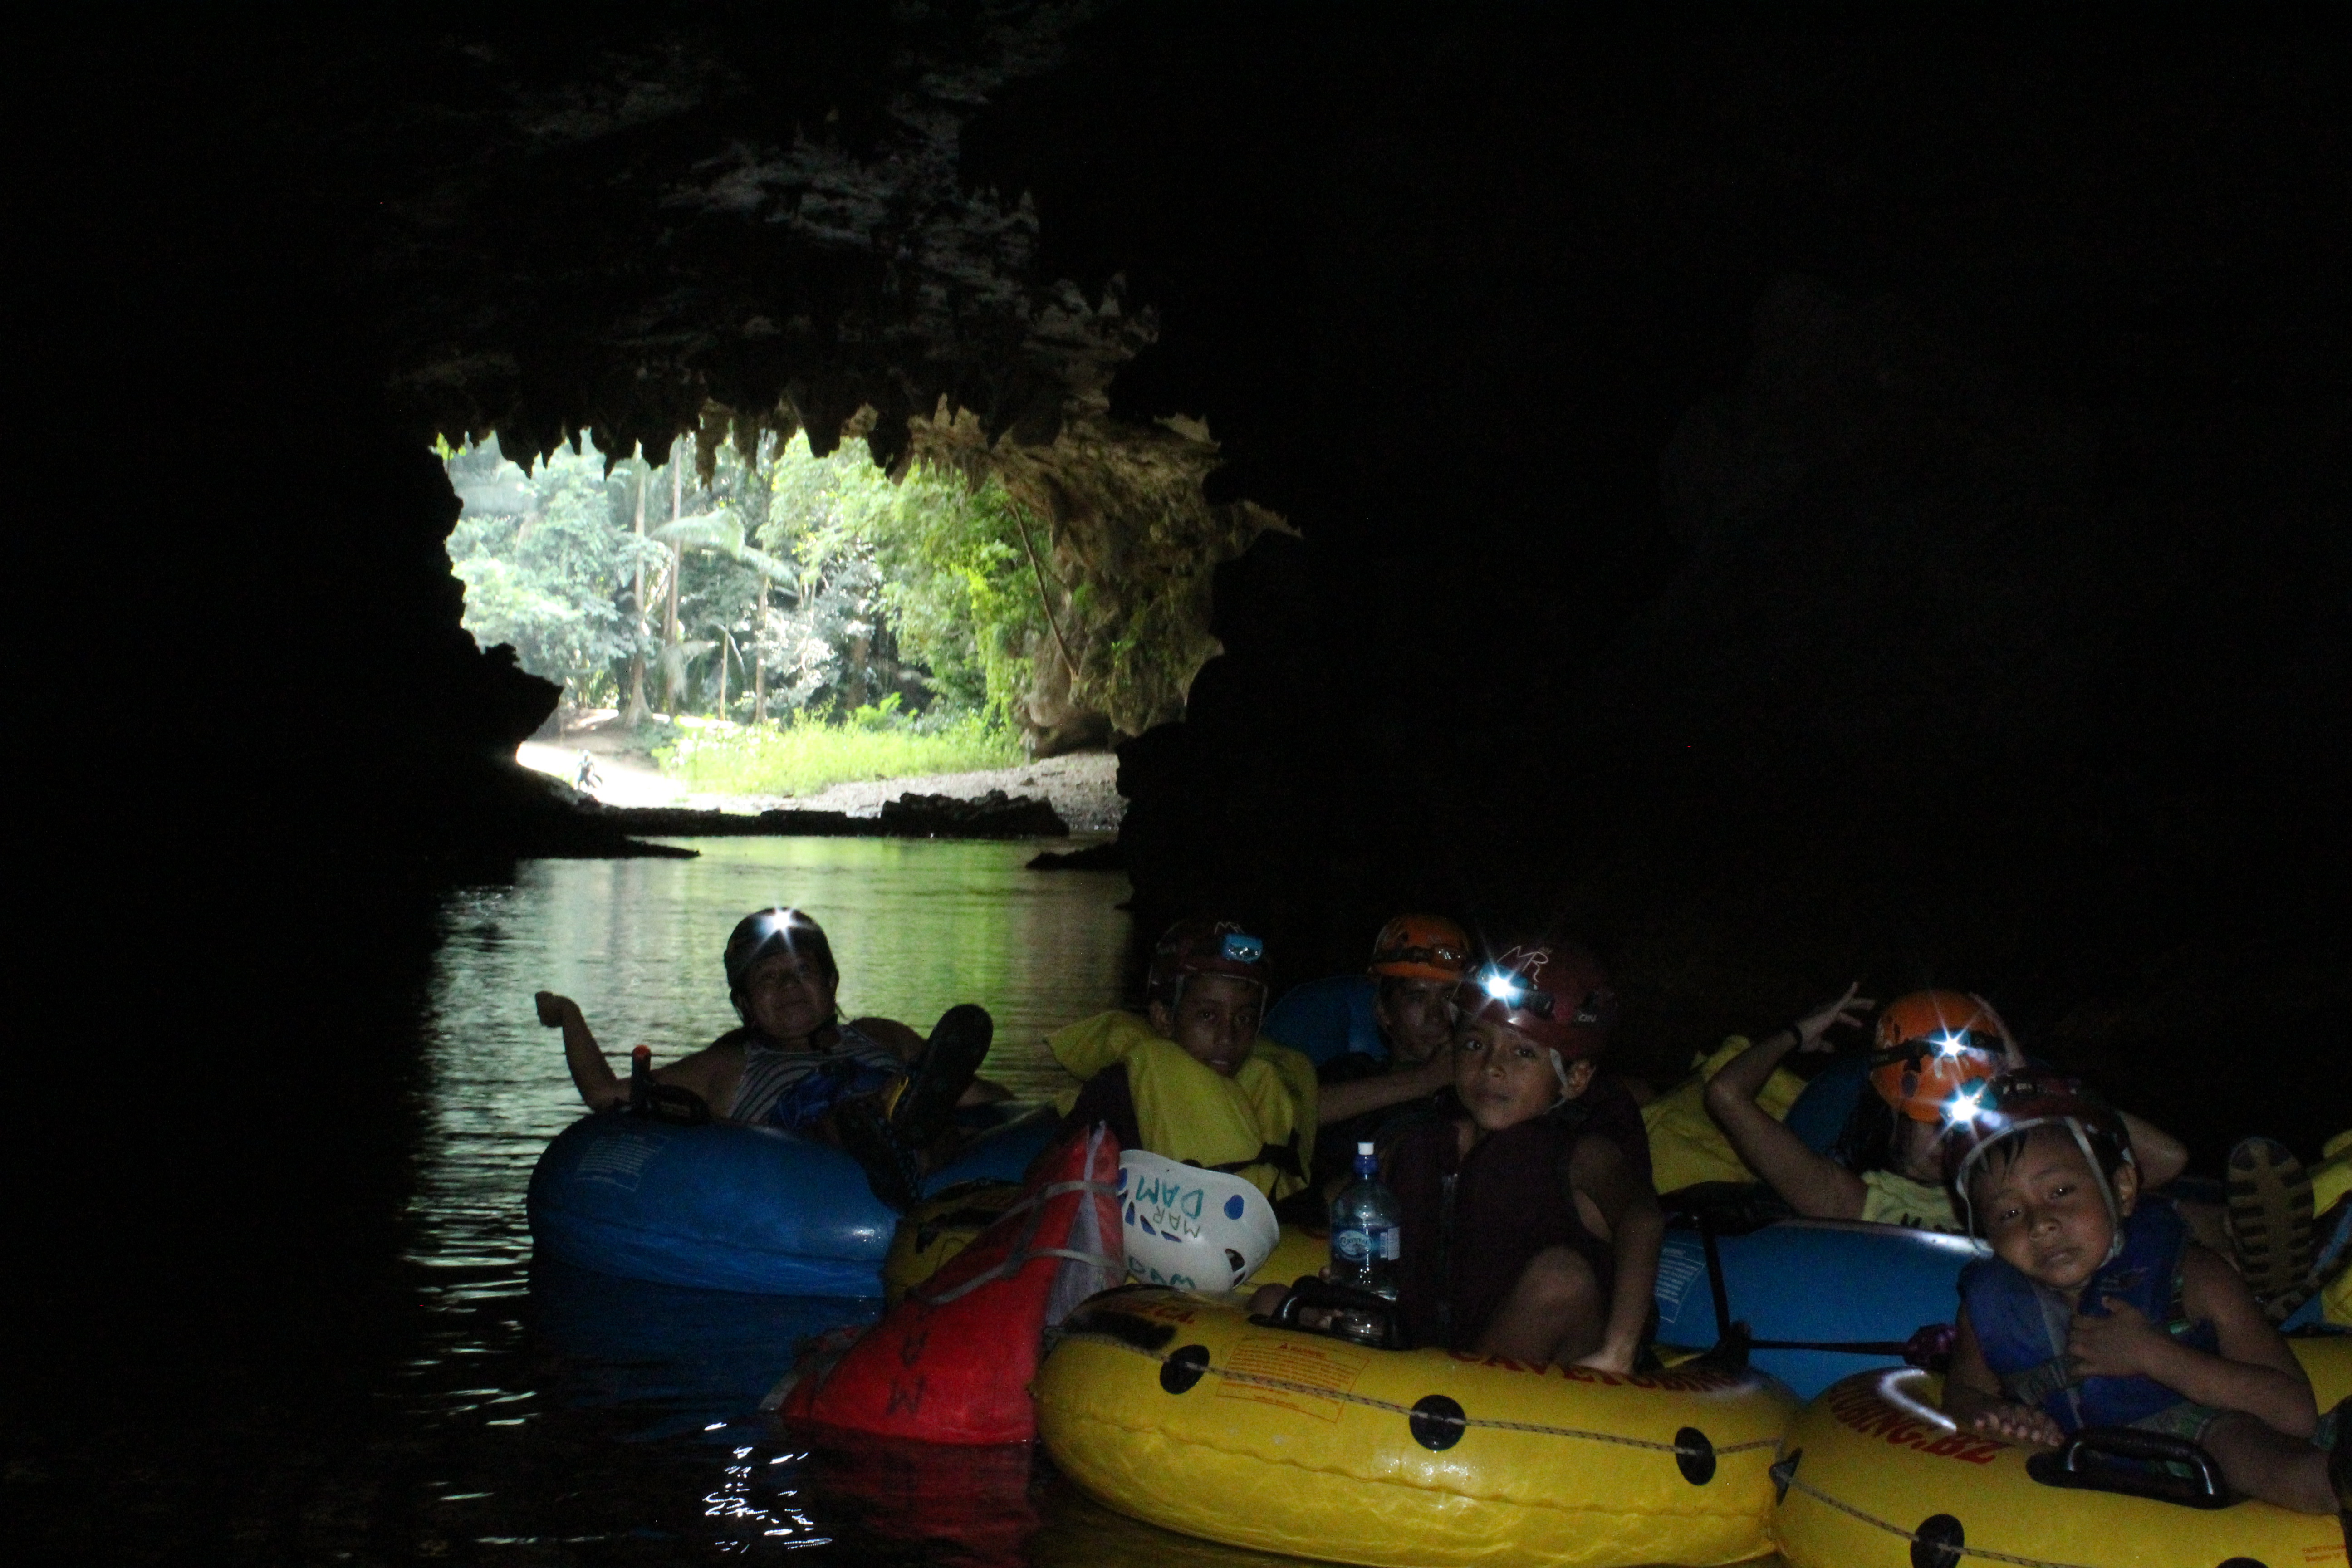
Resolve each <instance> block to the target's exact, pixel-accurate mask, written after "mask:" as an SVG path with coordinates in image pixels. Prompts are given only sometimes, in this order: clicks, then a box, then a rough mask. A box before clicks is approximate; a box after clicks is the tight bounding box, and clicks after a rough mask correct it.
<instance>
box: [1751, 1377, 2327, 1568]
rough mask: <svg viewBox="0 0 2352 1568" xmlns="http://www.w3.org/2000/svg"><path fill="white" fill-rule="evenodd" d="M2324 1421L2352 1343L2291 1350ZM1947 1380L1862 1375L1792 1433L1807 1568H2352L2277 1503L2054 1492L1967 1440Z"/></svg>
mask: <svg viewBox="0 0 2352 1568" xmlns="http://www.w3.org/2000/svg"><path fill="white" fill-rule="evenodd" d="M2289 1343H2290V1344H2292V1345H2294V1348H2295V1352H2296V1354H2297V1355H2298V1356H2299V1357H2300V1358H2301V1359H2302V1361H2303V1363H2304V1366H2305V1371H2307V1372H2309V1373H2311V1374H2312V1384H2313V1388H2314V1390H2315V1392H2316V1393H2317V1394H2318V1396H2319V1406H2320V1408H2321V1409H2322V1410H2323V1411H2324V1410H2326V1409H2327V1408H2328V1407H2329V1406H2330V1405H2333V1404H2334V1403H2335V1401H2336V1400H2337V1399H2341V1398H2342V1397H2344V1395H2345V1394H2346V1393H2347V1390H2352V1336H2332V1337H2329V1338H2325V1339H2319V1338H2314V1339H2291V1340H2289ZM1942 1394H1943V1380H1942V1379H1940V1378H1938V1377H1937V1376H1935V1375H1933V1374H1932V1373H1925V1372H1917V1371H1914V1370H1912V1369H1911V1368H1908V1367H1893V1368H1889V1369H1887V1370H1885V1371H1883V1372H1867V1373H1856V1374H1855V1375H1854V1376H1853V1377H1849V1378H1847V1379H1845V1380H1844V1381H1843V1382H1841V1383H1838V1384H1834V1385H1833V1386H1832V1387H1831V1388H1829V1389H1827V1390H1825V1391H1824V1392H1823V1393H1822V1394H1821V1396H1820V1397H1819V1398H1817V1399H1815V1400H1814V1401H1813V1402H1812V1403H1811V1404H1810V1405H1806V1406H1805V1408H1804V1409H1803V1411H1802V1412H1801V1413H1800V1414H1799V1415H1798V1416H1797V1418H1796V1421H1795V1423H1794V1425H1792V1426H1790V1429H1789V1437H1788V1442H1787V1445H1786V1448H1785V1451H1784V1453H1783V1456H1782V1458H1781V1461H1780V1466H1779V1467H1778V1468H1777V1469H1776V1471H1775V1479H1776V1480H1779V1481H1780V1482H1781V1483H1782V1484H1783V1485H1785V1486H1786V1488H1787V1492H1786V1495H1785V1496H1784V1497H1783V1498H1782V1500H1781V1501H1780V1507H1779V1508H1778V1509H1777V1510H1775V1511H1774V1516H1773V1533H1774V1534H1775V1535H1776V1536H1777V1537H1778V1538H1779V1540H1780V1551H1781V1553H1782V1555H1783V1556H1785V1557H1786V1558H1787V1559H1788V1561H1789V1563H1790V1564H1791V1565H1792V1568H1913V1565H1914V1564H1916V1563H1928V1562H1932V1563H1942V1564H1947V1565H1953V1568H1957V1565H1960V1564H1970V1563H2009V1564H2014V1565H2016V1568H2159V1565H2160V1568H2217V1565H2220V1564H2224V1563H2234V1562H2245V1561H2252V1562H2253V1563H2263V1564H2267V1565H2268V1568H2286V1565H2287V1564H2289V1563H2294V1564H2297V1565H2299V1568H2301V1565H2325V1564H2328V1563H2343V1562H2344V1560H2345V1554H2344V1537H2343V1534H2342V1531H2340V1530H2339V1529H2338V1527H2337V1525H2336V1520H2335V1519H2334V1518H2333V1517H2332V1516H2330V1515H2326V1514H2305V1513H2290V1512H2288V1511H2287V1510H2284V1509H2280V1508H2273V1507H2272V1506H2271V1505H2270V1504H2268V1503H2261V1502H2238V1503H2233V1504H2231V1506H2229V1507H2227V1508H2222V1509H2200V1508H2189V1507H2184V1506H2182V1505H2181V1504H2179V1503H2171V1502H2159V1501H2156V1500H2150V1499H2147V1498H2137V1497H2126V1496H2123V1495H2121V1494H2118V1493H2115V1492H2106V1491H2094V1490H2076V1489H2064V1488H2059V1487H2053V1486H2050V1485H2046V1484H2044V1483H2043V1482H2042V1481H2039V1480H2036V1479H2033V1477H2032V1475H2030V1474H2029V1473H2028V1472H2027V1469H2026V1462H2027V1460H2028V1459H2029V1458H2031V1457H2032V1450H2030V1449H2027V1448H2023V1447H2018V1446H2016V1445H2013V1444H2010V1443H2004V1442H2002V1441H2000V1439H1999V1438H1994V1437H1986V1436H1979V1435H1977V1434H1974V1433H1966V1432H1960V1431H1958V1430H1957V1429H1956V1428H1955V1427H1954V1426H1953V1425H1952V1423H1951V1421H1950V1420H1949V1419H1948V1418H1947V1417H1946V1416H1945V1415H1943V1413H1942V1410H1941V1407H1940V1400H1941V1397H1942Z"/></svg>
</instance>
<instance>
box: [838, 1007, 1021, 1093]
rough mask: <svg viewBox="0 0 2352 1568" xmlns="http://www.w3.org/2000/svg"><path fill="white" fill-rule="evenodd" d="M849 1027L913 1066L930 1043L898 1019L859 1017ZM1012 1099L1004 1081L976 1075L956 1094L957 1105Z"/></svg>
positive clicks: (1010, 1091)
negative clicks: (997, 1081) (990, 1080)
mask: <svg viewBox="0 0 2352 1568" xmlns="http://www.w3.org/2000/svg"><path fill="white" fill-rule="evenodd" d="M850 1027H851V1028H853V1029H856V1031H857V1032H858V1033H860V1034H862V1035H864V1036H865V1037H866V1038H867V1039H869V1040H872V1041H873V1042H874V1043H875V1044H876V1045H877V1046H880V1047H882V1048H883V1049H884V1050H886V1051H888V1052H889V1053H891V1054H892V1055H893V1056H895V1057H897V1058H898V1059H899V1060H900V1061H903V1062H906V1063H908V1064H910V1065H911V1064H912V1063H913V1062H914V1060H915V1058H918V1057H919V1056H921V1055H922V1054H923V1047H925V1046H928V1045H929V1044H930V1042H929V1040H926V1039H925V1038H923V1037H922V1036H920V1035H919V1034H917V1033H915V1031H914V1029H913V1028H912V1027H911V1026H908V1025H906V1024H902V1023H900V1022H898V1019H896V1018H859V1019H857V1020H856V1021H855V1022H853V1023H852V1024H851V1025H850ZM1012 1098H1013V1091H1012V1090H1011V1089H1007V1088H1005V1087H1004V1086H1003V1084H1001V1083H990V1082H989V1081H988V1080H987V1079H977V1078H976V1079H972V1080H971V1085H970V1086H969V1087H967V1088H966V1089H964V1091H963V1092H962V1093H961V1094H960V1095H958V1096H956V1103H957V1104H958V1105H991V1104H993V1103H994V1102H996V1101H997V1100H1011V1099H1012Z"/></svg>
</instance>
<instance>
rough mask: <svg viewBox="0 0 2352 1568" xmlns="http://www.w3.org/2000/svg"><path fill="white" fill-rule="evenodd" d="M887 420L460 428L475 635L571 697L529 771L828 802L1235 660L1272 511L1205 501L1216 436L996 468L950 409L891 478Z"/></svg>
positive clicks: (589, 786) (461, 521) (1004, 749)
mask: <svg viewBox="0 0 2352 1568" xmlns="http://www.w3.org/2000/svg"><path fill="white" fill-rule="evenodd" d="M869 422H870V421H869V420H868V419H867V418H866V417H865V416H861V419H860V420H857V421H852V422H851V423H850V425H849V426H846V427H845V434H844V438H843V439H841V440H840V441H839V442H838V443H836V444H835V446H834V447H833V448H832V449H831V450H830V451H828V452H825V453H824V454H822V455H820V454H818V453H816V452H814V450H812V446H811V443H810V440H809V438H808V435H807V433H806V432H805V431H803V430H800V429H797V428H793V427H787V428H783V429H776V428H756V427H751V426H747V425H746V424H745V423H744V422H742V421H740V420H734V419H732V418H731V416H730V418H728V419H726V420H712V419H706V420H705V422H704V424H703V426H702V427H701V428H700V429H698V430H696V431H693V432H689V433H688V434H684V435H681V436H678V437H677V438H676V439H674V440H673V441H671V442H670V443H668V444H667V446H666V447H665V448H664V449H663V450H661V451H659V452H655V451H653V450H650V449H649V447H647V446H646V444H644V443H636V442H633V443H631V445H630V447H629V449H628V450H626V451H605V450H602V449H600V448H599V447H598V445H597V443H596V442H595V440H594V439H593V437H592V436H590V435H589V434H588V433H586V432H580V433H578V434H576V435H575V436H574V437H573V438H572V440H571V441H569V442H565V443H559V444H557V445H556V446H554V447H553V448H552V449H551V450H548V451H544V452H529V451H520V452H512V453H510V452H509V451H507V450H505V449H504V448H503V447H501V445H500V443H499V438H498V437H497V436H496V435H495V434H491V435H488V436H485V437H482V438H481V439H479V440H472V439H467V440H463V441H455V442H453V441H451V440H449V439H447V438H443V439H441V440H439V441H438V442H436V455H437V456H438V457H439V458H440V460H441V462H442V465H443V468H444V471H445V472H446V476H447V478H448V481H449V485H450V488H451V489H452V490H453V491H454V492H455V494H456V496H457V500H458V501H459V503H460V510H459V513H458V517H457V521H456V524H455V526H454V527H453V528H452V530H451V531H450V534H449V536H448V540H447V552H448V556H449V561H450V570H451V572H452V574H453V575H455V576H456V577H457V579H458V580H459V582H460V583H461V584H463V587H464V595H465V603H464V612H463V625H464V626H465V627H466V629H467V632H468V633H470V634H471V635H472V636H473V637H474V639H475V641H476V643H477V644H478V645H479V646H480V647H482V648H484V649H485V650H488V649H493V648H497V647H500V646H504V647H509V648H511V649H512V650H513V658H514V659H515V661H516V662H517V663H518V664H519V665H520V667H521V668H523V669H525V670H527V671H529V672H530V674H532V675H535V676H538V677H540V678H541V679H544V680H546V681H548V682H549V683H550V684H551V685H552V686H554V687H556V688H557V689H558V696H557V699H556V700H555V703H554V706H553V709H552V710H551V712H550V714H549V715H548V718H547V720H546V721H545V722H544V724H543V725H542V726H541V730H540V731H539V732H538V734H536V735H535V736H533V737H532V739H531V740H530V741H529V742H525V743H524V747H523V749H522V751H521V752H520V753H519V754H520V757H521V760H523V761H524V762H525V763H527V764H529V765H531V766H533V767H536V768H538V769H540V770H541V771H542V772H545V773H552V774H555V775H556V776H558V777H562V778H563V779H564V780H565V782H567V783H570V784H573V785H574V786H575V787H579V788H582V789H583V790H593V792H594V793H596V794H597V795H599V796H600V797H601V798H604V799H606V800H608V801H613V802H614V803H615V804H646V805H655V804H669V803H672V802H674V801H676V800H677V799H679V798H682V797H684V796H686V795H719V796H741V797H770V798H772V797H805V796H808V795H815V794H818V793H821V792H822V791H824V789H825V788H827V787H828V786H830V785H832V784H838V783H842V782H845V781H848V780H855V779H876V778H884V777H899V776H909V775H935V774H940V773H965V772H975V771H982V770H992V769H1006V768H1013V767H1015V766H1019V765H1022V764H1024V763H1027V762H1030V761H1031V760H1033V759H1043V758H1047V757H1053V756H1057V755H1060V754H1063V753H1066V752H1087V751H1094V752H1102V751H1105V750H1106V749H1107V748H1108V745H1109V744H1111V743H1112V742H1115V741H1116V740H1118V739H1120V738H1123V737H1124V736H1127V735H1132V734H1136V733H1139V732H1140V731H1142V730H1143V729H1145V728H1149V727H1150V725H1152V724H1155V723H1159V722H1162V721H1166V720H1169V719H1172V718H1175V717H1178V716H1180V715H1181V711H1182V706H1183V700H1184V693H1185V689H1186V688H1187V687H1189V685H1190V683H1191V680H1192V676H1193V675H1194V674H1195V673H1196V672H1197V671H1198V670H1199V668H1200V667H1201V665H1202V663H1203V662H1205V661H1206V659H1207V658H1209V657H1210V656H1211V655H1212V654H1213V653H1214V652H1215V651H1216V644H1215V642H1214V639H1213V638H1212V637H1210V635H1209V631H1208V620H1209V608H1210V604H1209V574H1210V572H1211V570H1212V569H1213V566H1214V564H1215V563H1216V562H1217V561H1218V560H1221V559H1223V558H1225V557H1226V556H1229V555H1231V554H1234V553H1238V552H1239V550H1240V549H1242V548H1244V547H1245V546H1246V543H1247V541H1248V539H1249V538H1250V537H1252V536H1253V535H1254V534H1255V531H1256V530H1257V529H1258V528H1259V527H1261V526H1264V520H1263V519H1262V518H1261V517H1259V516H1258V515H1256V514H1255V509H1251V508H1246V507H1244V508H1238V509H1237V508H1212V507H1210V506H1209V505H1208V504H1207V503H1206V501H1205V500H1203V499H1202V495H1201V490H1200V484H1199V480H1200V478H1201V477H1202V474H1204V473H1205V471H1206V466H1207V465H1205V464H1203V463H1202V462H1201V461H1199V457H1200V454H1198V453H1189V452H1180V453H1179V455H1180V456H1182V457H1185V458H1187V459H1188V460H1187V461H1183V462H1171V461H1166V460H1163V461H1161V462H1160V464H1159V465H1158V466H1157V468H1155V467H1154V465H1153V464H1151V463H1150V462H1149V461H1146V462H1143V463H1140V464H1139V463H1138V462H1136V461H1135V460H1134V454H1133V453H1132V452H1128V453H1122V454H1118V455H1117V457H1116V458H1112V457H1107V456H1106V455H1105V454H1103V453H1101V452H1098V451H1090V450H1087V449H1086V448H1084V447H1080V448H1079V449H1077V450H1076V451H1075V452H1071V451H1062V450H1058V448H1061V447H1068V446H1070V445H1071V444H1070V443H1067V442H1062V443H1057V444H1056V447H1057V450H1049V451H1048V452H1046V453H1045V454H1043V455H1042V456H1041V455H1038V454H1034V453H1033V454H1028V455H1026V456H1024V458H1023V459H1021V460H1019V461H1015V462H1011V463H1005V462H996V461H990V460H986V459H987V458H989V457H991V456H992V454H991V453H990V451H989V448H988V447H987V446H986V445H985V444H984V443H978V442H974V441H971V440H970V439H966V440H964V441H963V442H961V444H959V443H958V442H956V441H955V439H954V437H956V436H958V435H959V434H961V435H963V436H965V437H969V436H970V434H971V432H970V431H969V430H960V429H959V423H958V422H957V421H955V420H945V421H943V422H942V423H941V425H940V436H939V437H935V439H934V440H933V442H932V443H931V444H930V447H929V449H928V450H926V449H924V448H923V447H917V448H916V449H915V450H913V451H910V452H908V454H907V455H906V456H904V457H903V458H901V460H900V461H899V463H898V466H897V468H895V470H892V471H886V470H885V469H883V468H880V467H879V466H877V463H876V461H875V458H874V455H873V453H872V451H871V449H870V448H869V447H868V446H867V444H866V440H865V438H864V428H865V426H866V424H867V423H869ZM961 424H962V425H963V426H969V425H970V424H971V421H970V418H969V416H964V418H963V419H962V421H961ZM1145 439H1146V443H1147V444H1148V445H1157V446H1160V447H1163V448H1164V447H1167V446H1168V445H1169V444H1170V443H1181V444H1183V445H1186V446H1191V447H1205V448H1206V451H1207V452H1208V453H1209V454H1213V451H1214V447H1213V444H1211V443H1208V442H1207V441H1206V439H1205V432H1202V433H1201V434H1200V435H1198V436H1194V435H1192V433H1190V432H1186V431H1170V432H1168V433H1166V434H1165V437H1162V434H1161V433H1160V432H1152V433H1150V435H1149V436H1148V437H1146V438H1145ZM614 445H617V442H616V443H614ZM976 453H977V454H979V455H980V460H975V454H976ZM1162 456H1163V458H1165V456H1166V454H1165V453H1164V452H1163V454H1162ZM1057 459H1058V460H1057ZM1137 474H1142V475H1143V476H1145V478H1144V479H1143V480H1142V482H1140V483H1139V482H1137V481H1136V479H1135V476H1136V475H1137ZM1106 475H1113V476H1116V479H1118V480H1123V481H1125V483H1124V486H1123V487H1122V485H1121V484H1120V483H1118V482H1107V481H1106V479H1105V476H1106ZM1171 494H1172V495H1173V496H1174V498H1175V504H1173V505H1171V502H1170V497H1171ZM1188 524H1189V526H1188ZM1108 762H1109V759H1108V757H1105V758H1104V763H1105V764H1106V765H1108Z"/></svg>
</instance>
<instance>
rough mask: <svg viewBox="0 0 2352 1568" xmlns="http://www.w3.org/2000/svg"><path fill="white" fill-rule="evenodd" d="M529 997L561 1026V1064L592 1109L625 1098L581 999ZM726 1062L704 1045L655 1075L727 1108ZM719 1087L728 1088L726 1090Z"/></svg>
mask: <svg viewBox="0 0 2352 1568" xmlns="http://www.w3.org/2000/svg"><path fill="white" fill-rule="evenodd" d="M531 1001H532V1003H533V1005H535V1006H536V1007H537V1008H538V1010H539V1021H540V1022H541V1024H544V1025H546V1026H548V1027H549V1028H551V1029H561V1030H562V1031H563V1064H564V1066H566V1067H568V1068H571V1069H572V1087H573V1088H574V1089H578V1090H579V1091H580V1098H581V1099H582V1100H586V1101H587V1102H588V1109H589V1110H607V1109H609V1108H610V1107H613V1106H615V1105H620V1104H622V1103H624V1102H625V1101H626V1100H628V1098H629V1086H628V1085H627V1084H625V1083H624V1082H622V1081H621V1079H620V1078H619V1077H618V1075H616V1074H615V1073H614V1071H613V1068H612V1064H611V1063H609V1062H607V1061H606V1060H605V1059H604V1051H603V1050H602V1049H601V1048H599V1047H598V1046H597V1044H596V1037H595V1036H594V1035H593V1034H592V1033H590V1032H589V1028H588V1020H587V1018H586V1017H585V1016H583V1015H582V1013H581V1011H580V1005H579V1004H578V1003H576V1002H574V1001H572V998H571V997H569V996H559V995H557V994H555V993H554V992H552V991H541V992H540V993H539V994H537V995H536V996H534V997H532V998H531ZM726 1068H727V1063H726V1060H724V1059H722V1053H721V1052H719V1051H718V1050H716V1049H712V1048H705V1049H703V1050H699V1051H696V1052H694V1053H693V1054H691V1055H689V1056H684V1057H680V1058H678V1059H677V1060H676V1061H674V1062H672V1063H670V1064H669V1065H668V1066H667V1067H658V1068H654V1077H655V1078H656V1079H657V1080H659V1081H660V1082H663V1083H674V1084H677V1086H678V1087H679V1088H681V1089H692V1090H693V1091H694V1092H695V1093H696V1094H698V1095H700V1096H701V1097H702V1098H703V1100H706V1101H708V1102H709V1104H710V1105H712V1106H713V1107H714V1108H717V1109H719V1110H721V1111H723V1110H724V1104H723V1101H725V1100H730V1099H731V1098H732V1095H733V1090H734V1087H735V1085H734V1079H733V1078H732V1076H731V1075H730V1073H729V1072H728V1071H727V1070H726ZM721 1090H725V1091H726V1092H725V1093H723V1094H722V1093H721V1092H720V1091H721Z"/></svg>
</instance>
